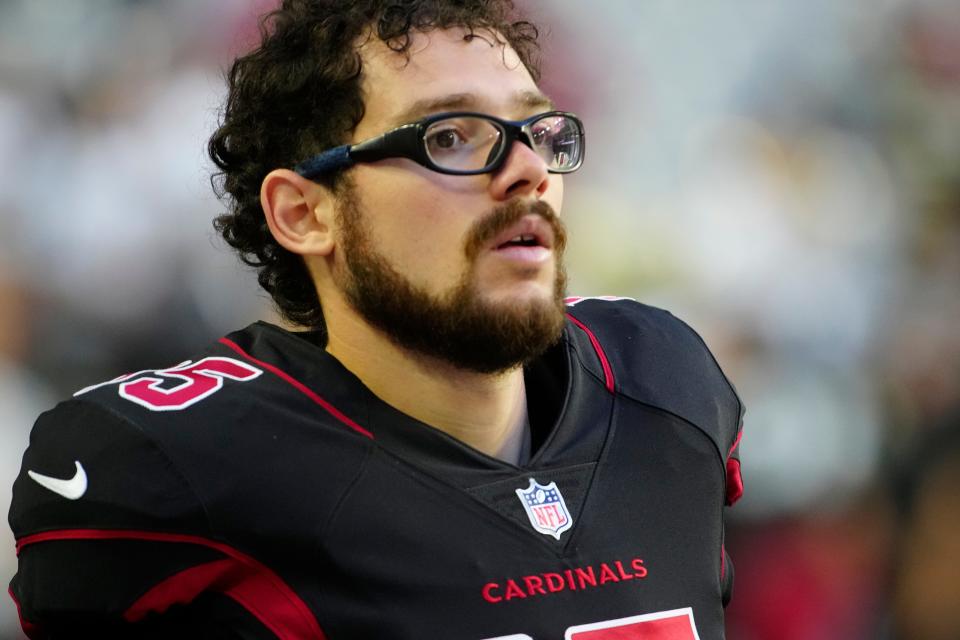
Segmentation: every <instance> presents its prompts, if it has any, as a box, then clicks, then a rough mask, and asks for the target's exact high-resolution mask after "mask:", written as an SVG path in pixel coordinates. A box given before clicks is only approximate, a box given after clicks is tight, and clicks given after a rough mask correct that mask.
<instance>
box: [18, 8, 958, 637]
mask: <svg viewBox="0 0 960 640" xmlns="http://www.w3.org/2000/svg"><path fill="white" fill-rule="evenodd" d="M271 4H272V3H271V2H269V1H267V0H258V1H256V2H251V1H250V0H163V1H160V0H76V1H74V2H69V3H65V2H60V1H57V0H5V1H4V2H3V3H0V168H2V171H0V510H2V511H3V512H4V513H5V512H6V510H7V508H8V505H9V498H10V496H9V487H10V485H11V484H12V481H13V479H14V477H15V476H16V474H17V471H18V469H19V464H20V457H21V455H22V452H23V450H24V448H25V447H26V444H27V437H28V433H29V428H30V426H31V425H32V422H33V420H34V418H35V416H36V415H37V414H38V413H39V412H41V411H42V410H43V409H45V408H47V407H49V406H51V403H53V402H54V401H56V399H59V398H63V397H67V396H69V395H70V394H71V393H72V392H73V391H75V390H76V389H78V388H81V387H83V386H86V385H89V384H92V383H95V382H98V381H101V380H106V379H110V378H113V377H115V376H117V375H119V374H121V373H124V372H127V371H134V370H139V369H144V368H155V367H161V366H167V365H172V364H175V363H177V362H180V361H181V360H182V359H183V357H184V356H185V354H187V353H189V352H190V351H192V350H194V349H196V348H197V347H199V346H201V345H203V344H205V343H206V342H208V341H209V340H211V339H213V338H215V337H217V336H219V335H222V334H223V333H224V332H226V331H228V330H231V329H234V328H237V327H240V326H243V325H245V324H247V323H248V322H250V321H252V320H254V319H257V318H261V317H266V318H270V317H271V315H272V312H271V309H270V306H269V304H268V301H267V300H266V298H265V297H264V294H262V293H261V292H259V291H258V289H257V288H256V282H255V277H254V276H253V274H252V273H251V272H249V271H248V270H246V269H244V268H241V266H240V265H239V263H238V262H237V260H236V258H235V257H234V256H233V255H232V254H231V253H230V251H229V250H228V248H227V247H225V246H224V245H223V243H222V242H221V241H219V240H218V238H217V237H216V235H215V233H214V232H213V230H212V227H211V220H212V218H213V216H214V215H216V214H217V213H218V212H219V211H221V209H222V207H223V205H222V203H220V202H218V201H217V200H216V199H215V197H214V196H213V194H212V191H211V189H210V185H209V176H210V173H211V164H210V162H209V160H207V159H206V156H205V147H204V145H205V141H206V138H207V137H208V136H209V134H210V132H211V131H212V130H213V128H214V127H215V125H216V121H217V115H218V109H219V108H220V103H221V101H222V97H223V81H222V71H223V68H224V67H225V65H227V64H228V63H229V61H230V60H231V58H232V57H233V56H234V55H235V54H236V53H237V52H239V51H242V50H244V49H245V48H246V47H248V46H249V45H250V43H251V42H253V41H254V40H255V37H256V19H257V16H258V15H259V14H261V13H263V12H264V11H265V10H267V9H268V8H269V7H270V6H271ZM518 4H520V5H521V6H522V7H524V8H525V9H526V10H527V11H528V13H530V14H531V16H532V17H534V18H536V19H537V20H538V21H539V22H540V23H541V24H542V25H544V26H545V27H546V28H545V29H544V33H543V37H544V45H545V50H544V83H543V84H544V88H545V89H546V90H547V92H548V93H549V94H550V95H552V96H553V97H554V99H555V101H556V102H557V103H558V104H559V105H561V107H562V108H564V109H569V110H572V111H576V112H578V113H579V114H580V115H581V116H582V117H583V119H584V121H585V123H586V126H587V131H588V155H587V162H586V164H585V166H584V168H583V170H582V171H581V172H580V173H578V174H575V175H573V176H570V177H569V178H568V181H567V189H566V191H567V201H566V204H565V208H564V216H565V218H566V220H567V224H568V226H569V228H570V238H571V242H570V249H569V270H570V273H571V285H570V291H571V293H573V294H577V295H602V294H616V295H627V296H632V297H635V298H637V299H640V300H642V301H644V302H647V303H650V304H655V305H658V306H663V307H666V308H668V309H670V310H671V311H673V312H674V313H675V314H676V315H678V316H680V317H682V318H684V319H685V320H687V321H688V322H690V323H691V324H692V325H693V326H694V327H695V328H696V329H698V330H699V331H700V332H701V333H702V334H703V335H704V337H705V339H706V341H707V343H708V344H709V345H710V346H711V348H712V349H713V350H714V351H715V353H716V354H717V357H718V359H719V360H720V363H721V365H722V366H723V367H724V369H725V370H726V372H727V374H728V375H729V377H730V378H731V379H732V380H733V381H734V383H735V385H736V386H737V387H738V390H739V392H740V394H741V396H742V397H743V398H744V399H745V401H746V404H747V408H748V412H747V415H746V426H745V436H744V439H743V443H742V455H743V475H744V480H745V484H746V493H745V496H744V498H743V500H742V501H741V502H740V503H739V504H738V505H737V506H736V507H735V508H734V509H733V510H731V511H730V513H729V521H728V525H729V526H728V533H727V548H728V549H729V550H730V551H731V554H732V556H733V558H734V562H735V566H736V589H735V593H734V599H733V603H732V604H731V606H730V608H729V609H728V621H729V622H728V637H729V638H731V640H860V639H863V640H868V639H869V640H873V639H888V640H956V638H960V579H958V578H956V577H955V575H956V574H957V573H960V571H958V569H960V542H958V541H960V535H957V531H958V530H960V330H958V328H957V326H956V325H955V324H954V323H955V322H956V321H958V320H960V3H958V2H956V0H784V1H782V2H769V1H768V0H740V1H739V2H737V3H706V2H690V3H676V2H674V1H673V0H645V1H643V2H636V0H605V2H604V3H602V6H598V5H599V4H600V3H581V2H577V1H576V0H525V1H524V0H518ZM14 571H15V558H14V553H13V540H12V535H11V534H10V532H9V531H8V530H7V529H6V527H0V576H3V580H7V579H8V578H9V576H11V575H12V573H13V572H14ZM19 637H20V636H19V634H18V631H17V623H16V613H15V611H14V610H13V607H12V603H10V602H9V601H6V600H4V601H2V603H0V639H6V638H10V639H14V638H19Z"/></svg>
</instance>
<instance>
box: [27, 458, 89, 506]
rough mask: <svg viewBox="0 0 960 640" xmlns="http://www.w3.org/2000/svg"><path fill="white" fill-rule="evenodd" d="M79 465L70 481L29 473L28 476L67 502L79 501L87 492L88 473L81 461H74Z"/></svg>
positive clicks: (33, 472)
mask: <svg viewBox="0 0 960 640" xmlns="http://www.w3.org/2000/svg"><path fill="white" fill-rule="evenodd" d="M74 463H75V464H76V465H77V472H76V473H75V474H73V477H72V478H70V479H69V480H62V479H60V478H51V477H50V476H45V475H43V474H42V473H37V472H35V471H29V470H28V471H27V475H28V476H30V477H31V478H33V479H34V480H35V481H36V482H37V484H39V485H40V486H41V487H44V488H46V489H50V491H53V492H54V493H57V494H59V495H61V496H63V497H64V498H66V499H67V500H79V499H80V498H82V497H83V494H85V493H86V492H87V472H86V471H84V470H83V465H82V464H80V461H79V460H74Z"/></svg>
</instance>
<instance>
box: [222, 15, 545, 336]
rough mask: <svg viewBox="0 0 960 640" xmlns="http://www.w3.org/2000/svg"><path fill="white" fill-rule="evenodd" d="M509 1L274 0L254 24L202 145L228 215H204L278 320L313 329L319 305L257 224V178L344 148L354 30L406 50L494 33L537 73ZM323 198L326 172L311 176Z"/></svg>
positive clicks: (352, 123)
mask: <svg viewBox="0 0 960 640" xmlns="http://www.w3.org/2000/svg"><path fill="white" fill-rule="evenodd" d="M514 12H515V7H514V3H513V2H512V0H349V1H345V0H284V1H283V2H282V4H281V6H280V7H279V8H278V9H277V10H276V11H273V12H272V13H269V14H267V15H266V16H264V18H263V19H262V21H261V24H260V32H261V38H262V41H261V43H260V46H259V47H258V48H257V49H255V50H253V51H251V52H250V53H248V54H246V55H244V56H241V57H239V58H237V60H235V61H234V63H233V65H232V66H231V68H230V70H229V72H228V74H227V83H228V88H229V94H228V97H227V100H226V104H225V106H224V110H223V113H222V121H221V124H220V127H219V128H218V129H217V130H216V132H214V134H213V136H212V137H211V138H210V142H209V144H208V152H209V154H210V157H211V158H212V160H213V162H214V163H215V164H216V165H217V167H218V168H219V171H218V172H217V173H215V174H214V175H213V177H212V183H213V187H214V190H215V191H216V193H217V195H218V196H219V197H221V198H225V199H227V201H228V204H229V207H230V210H229V211H228V212H227V213H225V214H223V215H220V216H218V217H217V218H216V220H215V221H214V227H215V228H216V230H217V231H219V232H220V233H221V234H222V235H223V237H224V239H225V240H226V241H227V243H228V244H230V246H232V247H233V248H234V249H236V251H237V252H238V253H239V254H240V258H241V260H243V262H245V263H246V264H248V265H250V266H253V267H256V268H257V269H258V276H257V279H258V280H259V282H260V286H262V287H263V288H264V289H266V291H267V292H268V293H269V294H270V295H271V296H272V297H273V300H274V303H275V304H276V306H277V309H278V310H279V312H280V314H281V315H282V316H283V318H284V319H286V320H288V321H290V322H292V323H294V324H298V325H303V326H306V327H310V328H312V329H321V330H322V329H324V328H325V325H324V319H323V311H322V310H321V308H320V302H319V300H318V298H317V293H316V290H315V289H314V285H313V281H312V280H311V278H310V275H309V273H308V272H307V269H306V266H305V264H304V262H303V259H302V258H301V256H299V255H296V254H293V253H291V252H289V251H287V250H286V249H284V248H283V247H281V246H280V245H279V244H278V243H277V242H276V240H275V239H274V238H273V236H272V235H271V234H270V230H269V228H268V227H267V224H266V221H265V218H264V215H263V211H262V209H261V206H260V185H261V183H262V181H263V179H264V177H266V175H267V174H268V173H269V172H270V171H271V170H273V169H276V168H281V167H286V168H292V167H293V166H294V165H295V164H296V163H297V162H300V161H302V160H303V159H305V158H309V157H310V156H312V155H315V154H317V153H319V152H321V151H323V150H324V149H328V148H330V147H334V146H338V145H341V144H344V143H346V142H347V141H348V140H349V137H350V135H351V133H352V132H353V130H354V129H355V128H356V126H357V124H358V123H359V122H360V120H361V119H362V118H363V114H364V102H363V96H362V92H361V87H360V81H361V74H362V71H363V65H362V62H361V59H360V54H359V53H358V47H359V46H360V44H361V43H362V40H361V39H362V38H363V37H364V36H365V35H368V36H369V37H371V38H372V37H377V38H379V39H380V40H382V41H383V42H384V43H385V44H387V46H389V47H390V48H391V49H393V50H394V51H397V52H400V53H403V54H405V55H409V51H408V50H409V47H410V43H411V32H415V31H429V30H431V29H446V28H452V27H462V28H464V29H466V31H467V34H468V35H467V37H468V38H469V37H472V36H473V34H474V32H475V31H476V30H481V29H482V30H484V31H488V32H495V33H498V34H500V36H502V38H504V39H505V41H506V43H508V44H509V45H510V46H512V47H513V49H514V50H516V52H517V54H518V55H519V56H520V59H521V61H522V62H523V64H524V65H525V66H526V67H527V69H528V70H529V71H530V73H531V75H532V76H533V77H534V79H535V80H536V79H539V59H538V54H539V48H538V44H537V36H538V32H537V29H536V27H535V26H534V25H533V24H531V23H530V22H527V21H524V20H519V19H517V18H516V17H515V15H514ZM318 181H320V182H322V183H323V184H325V185H326V186H327V187H329V188H331V189H333V190H334V192H335V193H337V192H339V191H340V190H341V189H344V188H346V183H345V181H344V180H343V174H342V173H340V172H338V173H335V174H333V175H331V176H327V177H324V178H320V179H318Z"/></svg>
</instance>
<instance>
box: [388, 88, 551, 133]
mask: <svg viewBox="0 0 960 640" xmlns="http://www.w3.org/2000/svg"><path fill="white" fill-rule="evenodd" d="M480 102H481V100H480V98H479V97H478V96H477V95H476V94H473V93H451V94H449V95H445V96H441V97H439V98H424V99H423V100H417V101H416V102H414V103H413V104H412V105H410V106H409V107H408V108H406V109H404V110H403V111H402V112H400V113H399V114H398V115H397V116H396V117H395V118H392V124H393V125H394V126H400V125H404V124H409V123H411V122H416V121H417V120H420V119H421V118H423V117H425V116H428V115H430V114H432V113H439V112H442V111H466V110H470V109H471V108H473V109H476V105H478V104H479V103H480ZM511 102H512V103H513V104H515V105H516V106H517V107H520V108H522V109H543V110H545V111H552V110H553V109H554V105H553V101H552V100H551V99H550V98H548V97H547V96H545V95H544V94H542V93H540V92H537V91H520V92H518V93H516V94H515V95H514V96H513V99H512V100H511Z"/></svg>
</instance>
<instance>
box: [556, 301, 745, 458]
mask: <svg viewBox="0 0 960 640" xmlns="http://www.w3.org/2000/svg"><path fill="white" fill-rule="evenodd" d="M567 303H568V310H567V311H568V316H569V317H570V318H571V320H573V321H574V323H575V324H577V325H578V327H579V328H580V329H581V330H582V331H583V332H584V333H586V334H588V336H589V337H590V339H591V343H592V347H593V349H594V350H595V351H597V355H598V357H599V358H600V360H601V362H604V361H605V362H606V366H605V369H606V371H605V375H606V376H608V377H609V379H608V388H611V389H612V390H613V391H615V392H616V393H619V394H622V395H625V396H628V397H630V398H633V399H634V400H637V401H638V402H642V403H644V404H648V405H651V406H655V407H658V408H660V409H662V410H664V411H667V412H670V413H672V414H674V415H677V416H679V417H680V418H683V419H684V420H686V421H688V422H690V423H692V424H694V425H696V426H697V427H698V428H700V429H701V430H703V431H705V432H706V433H707V434H708V435H709V436H710V437H711V438H712V439H713V440H714V442H715V443H716V444H717V447H718V449H720V453H721V456H722V457H723V458H724V459H725V458H726V457H727V455H728V452H729V450H730V448H731V447H732V446H733V443H734V442H735V440H736V438H737V434H738V432H739V428H740V420H741V416H742V413H743V407H742V404H741V403H740V399H739V397H738V396H737V393H736V391H735V390H734V388H733V385H731V384H730V382H729V381H728V380H727V378H726V376H725V375H724V374H723V371H721V369H720V366H719V365H718V364H717V361H716V359H715V358H714V357H713V354H712V353H710V350H709V349H708V348H707V346H706V344H704V342H703V339H702V338H701V337H700V336H699V335H698V334H697V333H696V332H695V331H694V330H693V329H691V328H690V327H689V326H688V325H687V324H686V323H684V322H682V321H681V320H679V319H677V318H676V317H675V316H673V315H672V314H670V313H669V312H667V311H664V310H662V309H657V308H655V307H651V306H648V305H645V304H642V303H639V302H636V301H635V300H631V299H629V298H571V299H568V301H567Z"/></svg>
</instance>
